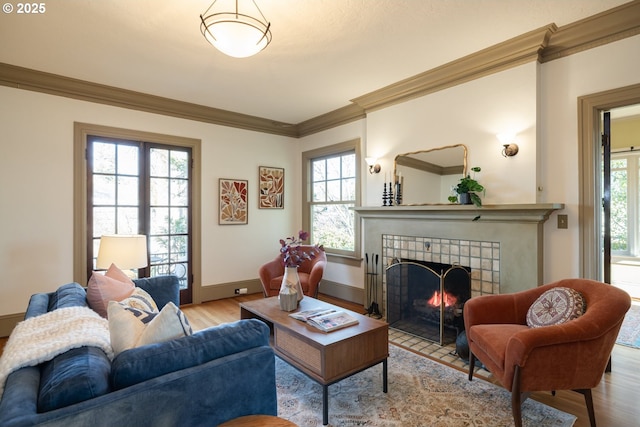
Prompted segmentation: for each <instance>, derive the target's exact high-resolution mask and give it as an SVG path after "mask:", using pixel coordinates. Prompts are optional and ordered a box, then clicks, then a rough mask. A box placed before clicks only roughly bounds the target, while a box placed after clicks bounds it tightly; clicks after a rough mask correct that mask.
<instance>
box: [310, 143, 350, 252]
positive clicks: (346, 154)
mask: <svg viewBox="0 0 640 427" xmlns="http://www.w3.org/2000/svg"><path fill="white" fill-rule="evenodd" d="M358 153H359V150H358V141H349V142H347V143H342V144H338V145H336V146H330V147H325V148H323V149H320V150H314V151H311V152H306V153H303V161H304V163H303V164H304V167H305V170H306V171H307V172H306V174H305V176H306V177H307V179H308V182H307V185H306V188H307V189H308V193H305V196H306V197H305V199H306V203H305V212H306V213H305V218H303V224H304V226H305V227H306V228H307V229H308V230H309V231H310V234H311V243H314V244H322V245H323V246H324V248H325V250H326V251H327V253H329V254H335V255H343V256H348V257H356V253H357V251H359V244H358V237H357V236H358V235H359V232H358V229H357V224H356V223H355V213H354V210H353V208H354V207H356V206H358V205H359V189H358V182H359V178H358V168H357V164H358Z"/></svg>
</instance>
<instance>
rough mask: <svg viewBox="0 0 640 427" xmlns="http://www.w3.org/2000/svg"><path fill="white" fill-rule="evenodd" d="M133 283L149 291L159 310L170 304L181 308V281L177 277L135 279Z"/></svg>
mask: <svg viewBox="0 0 640 427" xmlns="http://www.w3.org/2000/svg"><path fill="white" fill-rule="evenodd" d="M133 283H135V285H136V286H137V287H139V288H142V289H144V290H145V291H147V292H148V293H149V295H151V296H152V297H153V300H154V301H155V303H156V305H157V306H158V307H159V308H162V307H164V306H165V304H167V303H168V302H172V303H174V304H175V305H176V306H178V307H179V306H180V281H179V280H178V278H177V277H176V276H175V275H166V276H154V277H144V278H142V279H134V280H133Z"/></svg>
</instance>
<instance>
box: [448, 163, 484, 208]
mask: <svg viewBox="0 0 640 427" xmlns="http://www.w3.org/2000/svg"><path fill="white" fill-rule="evenodd" d="M471 170H472V171H473V178H472V177H471V175H469V174H467V176H464V177H462V178H460V182H458V185H456V187H455V188H454V190H455V192H456V193H458V194H464V193H468V194H469V198H470V199H471V202H472V203H473V204H474V205H476V206H477V207H480V206H482V200H481V199H480V196H479V195H478V193H480V192H482V193H484V187H483V186H482V185H481V184H480V183H479V182H478V181H476V180H475V176H476V172H480V171H481V169H480V168H479V167H478V166H476V167H473V168H471ZM448 200H449V201H450V202H451V203H456V202H457V201H458V197H457V196H449V197H448Z"/></svg>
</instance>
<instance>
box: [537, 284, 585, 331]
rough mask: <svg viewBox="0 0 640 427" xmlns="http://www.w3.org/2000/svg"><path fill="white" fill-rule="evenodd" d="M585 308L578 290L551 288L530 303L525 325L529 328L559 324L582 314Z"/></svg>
mask: <svg viewBox="0 0 640 427" xmlns="http://www.w3.org/2000/svg"><path fill="white" fill-rule="evenodd" d="M585 309H586V307H585V301H584V298H583V297H582V294H581V293H580V292H578V291H576V290H575V289H571V288H564V287H556V288H552V289H549V290H548V291H545V292H544V293H543V294H542V295H540V296H539V297H538V299H537V300H535V301H534V303H533V304H531V307H529V311H528V312H527V325H528V326H529V327H531V328H540V327H542V326H552V325H559V324H561V323H565V322H568V321H569V320H573V319H577V318H578V317H580V316H582V315H583V314H584V312H585Z"/></svg>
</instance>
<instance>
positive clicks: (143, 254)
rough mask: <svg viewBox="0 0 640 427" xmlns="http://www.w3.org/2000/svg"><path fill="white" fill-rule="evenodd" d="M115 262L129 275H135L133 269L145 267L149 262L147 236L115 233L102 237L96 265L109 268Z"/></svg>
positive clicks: (102, 268)
mask: <svg viewBox="0 0 640 427" xmlns="http://www.w3.org/2000/svg"><path fill="white" fill-rule="evenodd" d="M111 264H115V265H116V266H117V267H118V268H119V269H120V270H122V271H124V272H125V273H127V274H128V275H131V276H135V273H134V272H133V271H132V270H133V269H138V268H143V267H146V266H147V265H148V263H147V236H144V235H140V234H134V235H128V234H113V235H105V236H102V237H101V238H100V248H99V249H98V259H97V260H96V267H97V268H98V269H101V270H107V269H108V268H109V267H110V266H111Z"/></svg>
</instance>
